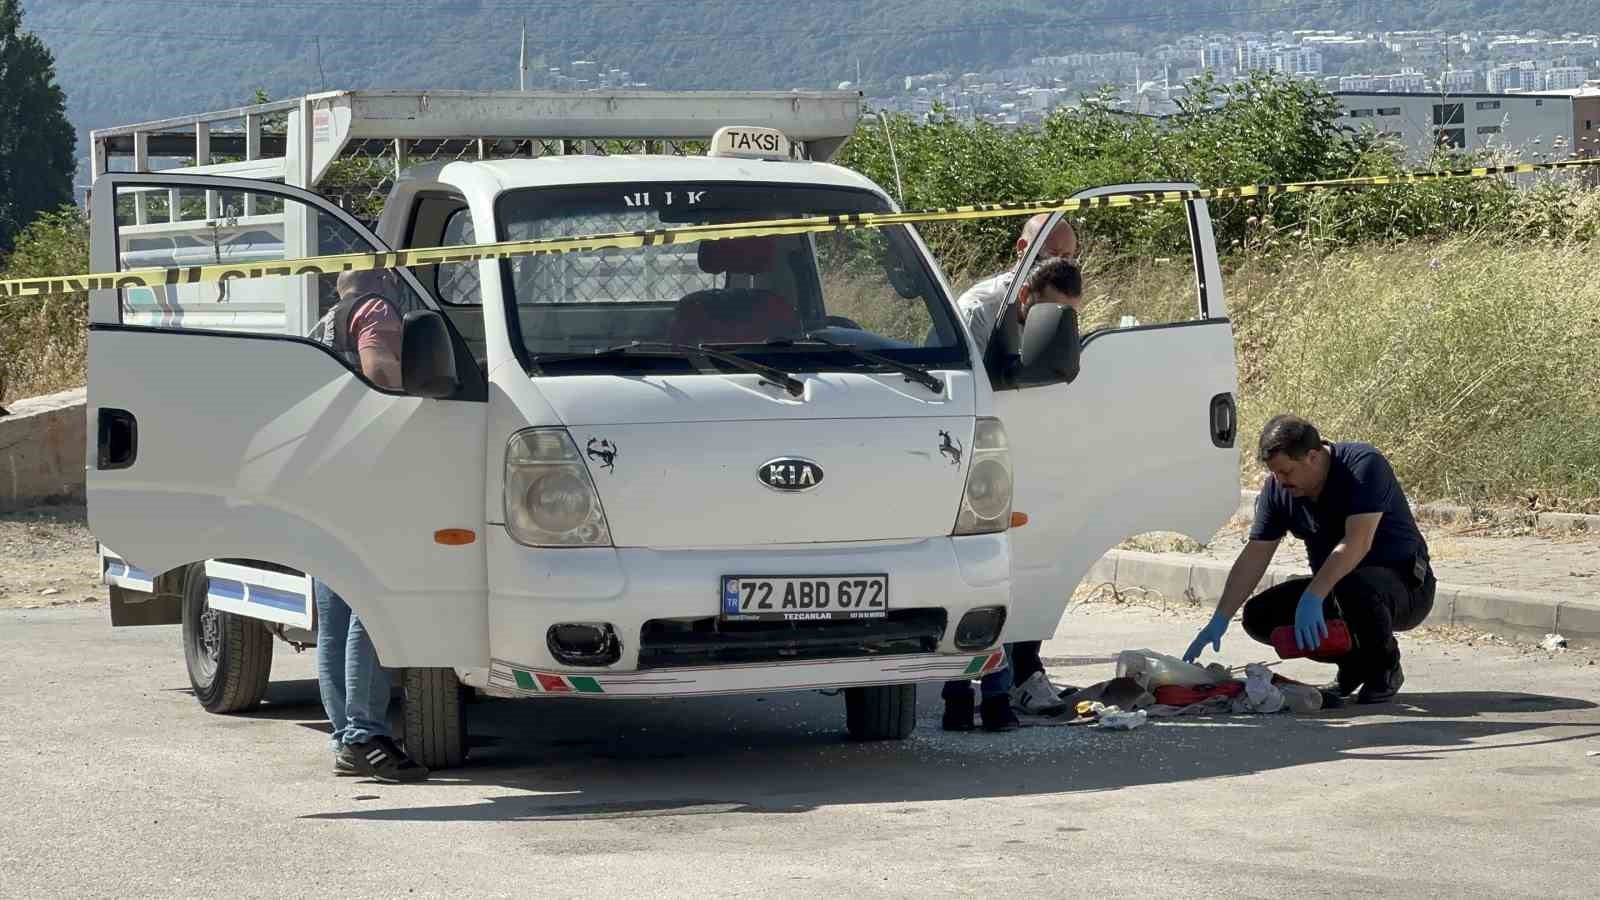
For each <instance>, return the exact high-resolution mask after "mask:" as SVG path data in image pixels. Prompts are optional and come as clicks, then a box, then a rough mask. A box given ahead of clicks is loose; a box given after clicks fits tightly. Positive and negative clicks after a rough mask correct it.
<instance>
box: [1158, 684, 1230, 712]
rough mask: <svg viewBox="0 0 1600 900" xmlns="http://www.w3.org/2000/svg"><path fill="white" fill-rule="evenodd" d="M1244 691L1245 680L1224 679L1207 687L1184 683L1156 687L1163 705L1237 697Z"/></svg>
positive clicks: (1184, 704)
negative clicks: (1191, 685) (1190, 685)
mask: <svg viewBox="0 0 1600 900" xmlns="http://www.w3.org/2000/svg"><path fill="white" fill-rule="evenodd" d="M1242 693H1244V682H1242V681H1224V682H1222V683H1221V684H1213V685H1207V686H1206V687H1188V686H1187V685H1182V684H1164V685H1162V686H1161V687H1158V688H1156V690H1155V694H1156V702H1157V703H1159V704H1161V705H1162V706H1189V705H1191V704H1194V703H1201V702H1204V701H1206V700H1210V699H1211V698H1212V697H1237V696H1238V695H1240V694H1242Z"/></svg>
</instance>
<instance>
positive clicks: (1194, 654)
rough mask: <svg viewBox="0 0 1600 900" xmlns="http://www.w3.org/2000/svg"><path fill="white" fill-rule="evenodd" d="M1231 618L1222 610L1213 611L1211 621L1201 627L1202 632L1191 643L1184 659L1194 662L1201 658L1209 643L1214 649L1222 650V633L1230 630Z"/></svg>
mask: <svg viewBox="0 0 1600 900" xmlns="http://www.w3.org/2000/svg"><path fill="white" fill-rule="evenodd" d="M1229 618H1230V617H1229V616H1224V615H1223V614H1222V611H1221V610H1218V611H1217V612H1214V613H1212V614H1211V621H1210V622H1207V623H1206V627H1204V628H1202V629H1200V634H1199V635H1198V636H1196V637H1195V639H1194V642H1193V643H1191V644H1190V645H1189V649H1188V650H1187V651H1186V652H1185V653H1184V654H1183V661H1184V662H1187V663H1192V662H1194V661H1195V660H1197V659H1199V658H1200V652H1201V651H1203V650H1204V649H1205V648H1206V645H1207V644H1210V645H1211V649H1213V650H1221V649H1222V635H1223V633H1224V632H1226V631H1227V630H1228V621H1229Z"/></svg>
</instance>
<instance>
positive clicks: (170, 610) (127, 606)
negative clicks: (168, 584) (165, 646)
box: [99, 545, 183, 628]
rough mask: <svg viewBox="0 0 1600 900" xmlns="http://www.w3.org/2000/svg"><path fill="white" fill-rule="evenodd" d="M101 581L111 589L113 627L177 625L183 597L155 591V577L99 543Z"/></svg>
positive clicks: (181, 615) (181, 617) (181, 614)
mask: <svg viewBox="0 0 1600 900" xmlns="http://www.w3.org/2000/svg"><path fill="white" fill-rule="evenodd" d="M99 554H100V583H101V584H104V585H106V586H107V588H109V589H110V592H111V601H110V605H111V627H113V628H123V627H133V626H139V625H178V624H181V623H182V622H183V598H182V597H180V596H179V595H178V594H172V593H169V594H162V593H158V592H157V591H156V583H155V582H156V579H155V578H154V577H152V576H151V575H150V574H149V573H148V572H144V571H142V570H140V569H139V568H138V567H137V566H134V565H132V564H131V563H129V562H128V561H127V560H125V559H123V558H122V557H120V556H118V555H117V554H116V553H114V552H112V551H110V550H107V549H106V548H105V546H104V545H101V546H100V549H99Z"/></svg>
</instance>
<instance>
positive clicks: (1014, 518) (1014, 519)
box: [1011, 512, 1028, 528]
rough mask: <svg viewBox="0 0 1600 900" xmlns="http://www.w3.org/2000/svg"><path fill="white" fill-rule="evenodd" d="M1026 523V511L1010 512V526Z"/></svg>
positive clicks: (1020, 525)
mask: <svg viewBox="0 0 1600 900" xmlns="http://www.w3.org/2000/svg"><path fill="white" fill-rule="evenodd" d="M1026 524H1028V514H1027V513H1025V512H1014V513H1012V514H1011V527H1012V528H1021V527H1022V526H1024V525H1026Z"/></svg>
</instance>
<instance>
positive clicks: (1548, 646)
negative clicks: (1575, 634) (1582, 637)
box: [1539, 634, 1567, 650]
mask: <svg viewBox="0 0 1600 900" xmlns="http://www.w3.org/2000/svg"><path fill="white" fill-rule="evenodd" d="M1566 647H1567V639H1566V638H1564V637H1562V636H1561V635H1559V634H1547V635H1545V636H1544V640H1542V641H1540V642H1539V648H1540V649H1541V650H1565V649H1566Z"/></svg>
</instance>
